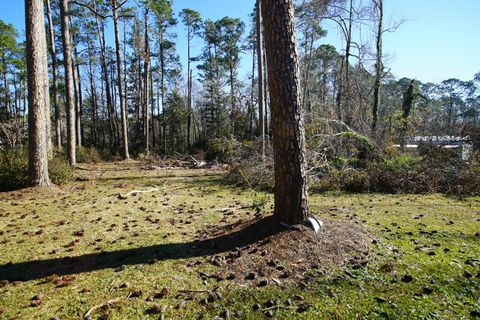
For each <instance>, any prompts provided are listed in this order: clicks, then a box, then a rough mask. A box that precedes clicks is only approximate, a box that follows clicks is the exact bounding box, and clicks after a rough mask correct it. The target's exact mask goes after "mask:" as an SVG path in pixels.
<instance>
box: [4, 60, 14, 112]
mask: <svg viewBox="0 0 480 320" xmlns="http://www.w3.org/2000/svg"><path fill="white" fill-rule="evenodd" d="M2 64H3V88H4V90H5V94H4V101H5V111H6V114H7V118H9V117H10V115H11V113H12V110H10V90H9V89H8V88H9V84H8V74H7V70H8V67H7V62H6V59H5V53H4V54H2Z"/></svg>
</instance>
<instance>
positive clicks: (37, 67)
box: [25, 0, 50, 187]
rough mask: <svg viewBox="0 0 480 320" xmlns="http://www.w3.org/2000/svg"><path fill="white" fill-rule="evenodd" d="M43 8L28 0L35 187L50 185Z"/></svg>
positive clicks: (30, 125) (31, 156) (30, 163)
mask: <svg viewBox="0 0 480 320" xmlns="http://www.w3.org/2000/svg"><path fill="white" fill-rule="evenodd" d="M43 10H44V7H43V0H26V1H25V24H26V38H27V73H28V129H29V135H28V138H29V144H28V145H29V158H28V160H29V161H28V169H29V171H28V174H29V183H30V185H31V186H33V187H46V186H49V185H50V179H49V177H48V145H49V143H48V134H47V129H48V125H47V118H48V117H49V111H50V109H49V108H50V101H49V92H48V87H49V84H48V63H47V43H46V38H45V36H46V35H45V21H44V11H43Z"/></svg>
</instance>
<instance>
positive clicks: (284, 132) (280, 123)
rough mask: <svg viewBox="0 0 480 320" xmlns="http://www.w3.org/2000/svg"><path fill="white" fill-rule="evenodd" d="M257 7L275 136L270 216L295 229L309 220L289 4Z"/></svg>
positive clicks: (286, 0) (270, 1) (275, 1)
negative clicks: (273, 178) (261, 25)
mask: <svg viewBox="0 0 480 320" xmlns="http://www.w3.org/2000/svg"><path fill="white" fill-rule="evenodd" d="M261 5H262V18H263V30H264V37H265V50H266V55H267V68H268V85H269V91H270V102H271V118H272V129H273V136H274V142H273V146H274V160H275V213H274V214H275V216H276V217H277V218H278V219H279V220H280V221H282V222H285V223H288V224H299V223H303V222H304V221H305V220H306V218H307V215H308V192H307V175H306V159H305V130H304V124H303V108H302V105H301V103H300V87H299V83H300V80H299V68H298V60H297V52H296V47H295V21H294V12H293V0H262V3H261Z"/></svg>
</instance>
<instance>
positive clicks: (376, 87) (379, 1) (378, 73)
mask: <svg viewBox="0 0 480 320" xmlns="http://www.w3.org/2000/svg"><path fill="white" fill-rule="evenodd" d="M374 5H375V10H376V11H377V14H378V22H377V23H378V29H377V41H376V47H377V55H376V63H375V83H374V84H373V108H372V132H375V131H376V130H377V122H378V107H379V105H380V89H381V85H382V81H381V80H382V73H383V63H382V35H383V0H375V1H374Z"/></svg>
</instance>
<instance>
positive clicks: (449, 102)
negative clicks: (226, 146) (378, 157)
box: [0, 0, 480, 165]
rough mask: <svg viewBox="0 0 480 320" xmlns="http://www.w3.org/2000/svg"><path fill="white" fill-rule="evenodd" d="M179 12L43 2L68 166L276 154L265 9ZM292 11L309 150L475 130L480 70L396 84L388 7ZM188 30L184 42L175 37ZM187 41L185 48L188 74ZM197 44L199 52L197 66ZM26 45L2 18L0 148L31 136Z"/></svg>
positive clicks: (337, 3) (145, 3)
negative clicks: (389, 62) (247, 151)
mask: <svg viewBox="0 0 480 320" xmlns="http://www.w3.org/2000/svg"><path fill="white" fill-rule="evenodd" d="M172 6H173V1H172V0H155V1H154V0H142V1H135V2H132V1H122V2H119V1H116V0H108V1H107V0H75V1H73V0H70V1H67V0H45V10H44V12H43V14H44V19H43V20H42V21H44V26H45V29H46V43H47V48H46V49H47V50H48V60H49V70H48V72H49V79H50V83H49V107H48V111H49V114H50V115H51V116H48V117H47V118H48V119H46V120H45V126H46V132H47V135H48V139H47V140H48V141H49V143H48V146H47V148H48V150H50V151H49V153H50V154H52V151H51V150H53V149H54V148H56V150H64V152H65V154H66V156H67V158H68V161H69V163H70V165H75V163H76V161H77V159H76V158H77V155H76V153H75V152H76V150H77V149H78V147H79V146H86V147H93V148H95V149H97V150H100V151H102V153H104V154H110V155H118V156H121V157H123V158H124V159H129V157H130V154H133V155H135V156H139V155H148V154H152V153H154V154H159V155H178V154H188V153H199V152H206V153H207V155H208V154H209V153H210V154H211V157H212V158H215V157H216V154H215V152H211V151H212V149H215V148H214V146H218V145H219V144H220V148H221V145H222V143H223V142H222V141H224V140H225V139H226V138H228V139H230V138H233V139H235V140H238V141H245V140H253V139H258V138H257V137H260V138H259V139H260V140H261V141H262V143H263V147H262V150H265V145H267V146H268V144H269V141H270V140H271V139H269V138H270V137H271V135H272V132H271V131H272V126H271V113H270V102H271V101H270V95H269V92H268V89H267V81H268V75H267V67H268V66H267V65H266V58H265V50H264V39H263V36H262V32H261V26H262V24H261V23H260V22H261V18H260V17H261V15H260V13H261V9H262V8H261V6H260V5H259V3H257V4H256V5H255V7H254V8H252V14H251V17H250V18H251V21H250V24H249V25H246V24H245V23H244V22H242V21H241V20H240V19H236V18H230V17H224V18H222V19H219V20H217V21H212V20H209V19H206V20H204V19H202V17H201V14H200V13H199V12H197V11H194V10H191V9H188V8H186V9H183V10H182V11H181V12H174V11H173V7H172ZM295 15H296V29H297V39H298V41H297V49H298V52H299V65H300V79H299V81H300V89H299V90H300V103H301V105H302V107H303V108H304V109H305V127H306V135H307V146H308V148H310V149H312V148H316V147H320V145H321V143H319V142H318V141H319V139H320V140H322V139H324V138H325V136H326V135H329V136H335V135H336V134H339V133H340V132H343V131H351V132H355V133H359V134H361V135H362V136H364V137H368V139H370V140H371V141H372V142H373V143H374V144H376V145H386V144H389V143H390V144H391V143H398V144H404V143H405V140H406V139H407V138H408V137H410V136H413V135H425V136H430V135H436V136H439V135H462V136H466V135H469V134H471V135H473V133H475V132H477V130H478V121H479V111H480V105H479V103H480V73H479V74H477V75H476V76H475V78H474V79H472V80H470V81H462V80H459V79H447V80H445V81H442V82H441V83H421V82H419V81H417V80H413V79H407V78H402V79H395V78H394V76H393V75H392V74H391V72H390V70H389V69H388V66H386V62H385V61H386V59H385V56H384V52H383V48H382V43H383V36H384V35H385V34H386V33H388V32H394V31H395V30H396V28H398V27H399V25H400V23H394V24H392V25H388V24H387V23H385V22H384V19H383V0H371V1H354V0H303V1H297V3H296V10H295ZM327 22H328V23H332V24H334V25H336V26H337V27H338V29H339V31H340V34H341V39H342V41H343V48H344V49H342V50H341V51H338V50H337V49H336V48H335V47H334V46H332V45H327V44H321V43H322V38H323V37H325V35H326V31H325V29H324V28H325V23H327ZM178 24H181V26H182V27H183V28H184V29H185V30H186V34H187V37H186V39H178V38H177V37H176V35H175V33H174V30H175V27H176V26H177V25H178ZM112 27H113V33H112V32H109V28H110V29H111V28H112ZM361 32H362V33H365V32H370V34H371V38H372V39H373V41H372V43H362V42H361V40H362V37H360V33H361ZM110 35H113V37H114V39H109V37H110ZM180 41H185V42H187V47H188V57H187V61H185V62H184V65H186V70H184V69H183V68H182V63H181V61H180V58H179V55H178V53H177V51H176V47H177V44H178V43H179V42H180ZM193 44H196V45H198V44H200V46H201V48H202V49H201V52H200V54H198V55H196V56H194V55H193V54H192V50H191V49H192V45H193ZM25 47H26V46H25V42H18V31H17V30H15V29H14V27H13V26H12V25H10V24H7V23H5V22H3V21H0V73H1V78H2V81H0V139H1V142H2V146H1V147H2V148H7V149H8V148H15V147H17V146H19V145H22V144H23V143H24V140H25V137H26V135H27V131H28V117H27V114H28V109H29V104H30V101H27V90H28V86H27V72H26V61H27V57H26V48H25ZM242 55H250V56H251V59H252V65H251V70H250V73H249V77H248V78H247V79H241V78H240V76H239V71H240V70H239V69H240V61H241V57H242ZM322 141H323V140H322ZM217 149H218V148H217ZM263 152H265V151H263Z"/></svg>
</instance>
